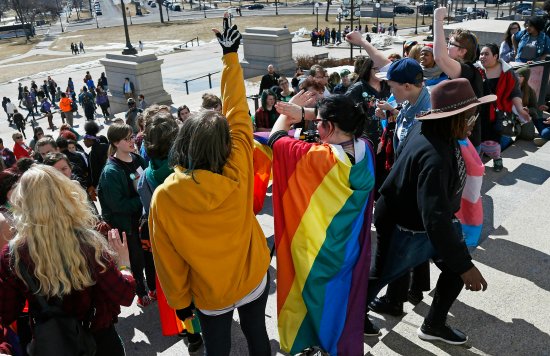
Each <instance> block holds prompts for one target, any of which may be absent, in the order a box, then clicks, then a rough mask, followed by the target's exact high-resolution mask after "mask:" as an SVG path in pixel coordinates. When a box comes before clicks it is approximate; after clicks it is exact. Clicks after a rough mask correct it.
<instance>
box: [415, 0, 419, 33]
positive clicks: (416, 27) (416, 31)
mask: <svg viewBox="0 0 550 356" xmlns="http://www.w3.org/2000/svg"><path fill="white" fill-rule="evenodd" d="M418 4H419V3H416V19H415V21H414V34H415V35H418Z"/></svg>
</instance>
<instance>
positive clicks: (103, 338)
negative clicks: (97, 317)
mask: <svg viewBox="0 0 550 356" xmlns="http://www.w3.org/2000/svg"><path fill="white" fill-rule="evenodd" d="M94 339H95V343H96V356H124V355H126V352H125V351H124V344H123V343H122V340H121V339H120V336H118V333H117V331H116V329H115V327H114V325H111V326H110V327H108V328H107V329H102V330H99V331H96V332H95V333H94Z"/></svg>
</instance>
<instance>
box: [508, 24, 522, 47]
mask: <svg viewBox="0 0 550 356" xmlns="http://www.w3.org/2000/svg"><path fill="white" fill-rule="evenodd" d="M514 26H517V27H518V28H519V29H520V30H521V26H520V25H519V23H517V22H512V23H511V24H510V25H508V29H507V30H506V34H505V35H504V42H506V43H507V44H508V46H510V47H512V46H513V43H512V27H514Z"/></svg>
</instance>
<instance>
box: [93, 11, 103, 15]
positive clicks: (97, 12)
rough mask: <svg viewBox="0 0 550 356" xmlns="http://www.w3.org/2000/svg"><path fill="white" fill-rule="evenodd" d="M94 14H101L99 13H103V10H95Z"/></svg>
mask: <svg viewBox="0 0 550 356" xmlns="http://www.w3.org/2000/svg"><path fill="white" fill-rule="evenodd" d="M95 14H96V16H101V15H103V12H101V10H96V11H95Z"/></svg>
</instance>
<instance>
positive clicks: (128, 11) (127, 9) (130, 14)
mask: <svg viewBox="0 0 550 356" xmlns="http://www.w3.org/2000/svg"><path fill="white" fill-rule="evenodd" d="M126 12H127V13H128V16H130V26H131V25H133V23H132V13H131V12H130V8H129V7H126ZM168 21H170V20H168Z"/></svg>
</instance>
